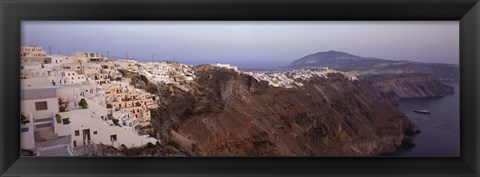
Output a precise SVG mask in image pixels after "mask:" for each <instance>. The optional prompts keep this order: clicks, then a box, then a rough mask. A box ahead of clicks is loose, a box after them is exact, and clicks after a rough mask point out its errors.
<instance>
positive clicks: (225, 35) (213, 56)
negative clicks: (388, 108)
mask: <svg viewBox="0 0 480 177" xmlns="http://www.w3.org/2000/svg"><path fill="white" fill-rule="evenodd" d="M458 24H459V23H458V21H445V22H431V21H420V22H419V21H417V22H393V21H392V22H367V21H365V22H358V21H355V22H353V21H352V22H348V21H343V22H325V21H324V22H322V21H318V22H307V21H305V22H264V21H263V22H262V21H260V22H259V21H257V22H252V21H243V22H242V21H232V22H228V21H223V22H222V21H216V22H215V21H196V22H192V21H183V22H181V21H177V22H167V21H157V22H147V21H145V22H104V21H101V22H99V21H97V22H87V21H85V22H78V21H77V22H63V21H56V22H55V21H25V22H22V45H40V46H42V47H43V48H44V49H45V50H46V51H47V52H48V46H49V45H50V46H51V50H52V54H54V53H58V52H61V53H62V54H66V55H70V54H71V53H73V52H76V51H97V52H101V53H103V54H104V55H106V54H107V51H109V53H110V56H115V57H121V58H125V53H126V52H128V57H129V58H132V57H135V58H137V59H139V60H150V59H151V58H152V54H153V55H154V56H155V59H156V60H157V61H161V60H175V61H179V62H182V63H186V64H194V65H196V64H204V63H215V62H221V63H230V64H233V65H238V66H279V65H286V64H289V63H290V62H292V61H294V60H296V59H299V58H301V57H303V56H305V55H308V54H311V53H316V52H320V51H328V50H337V51H344V52H348V53H351V54H354V55H359V56H364V57H378V58H384V59H392V60H413V61H421V62H439V63H455V64H458V62H459V25H458Z"/></svg>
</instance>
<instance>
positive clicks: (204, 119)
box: [152, 65, 419, 156]
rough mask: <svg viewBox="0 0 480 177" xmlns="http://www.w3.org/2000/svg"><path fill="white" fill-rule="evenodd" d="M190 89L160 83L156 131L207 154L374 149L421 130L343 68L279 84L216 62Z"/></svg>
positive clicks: (199, 70)
mask: <svg viewBox="0 0 480 177" xmlns="http://www.w3.org/2000/svg"><path fill="white" fill-rule="evenodd" d="M194 70H195V74H196V76H197V78H196V79H195V80H194V81H192V82H190V83H189V84H188V87H189V88H188V91H182V90H180V89H176V88H175V87H173V86H171V85H159V86H158V87H157V88H156V89H155V91H156V92H157V94H159V95H160V100H161V101H162V104H161V105H160V108H158V109H156V110H152V124H153V125H154V127H155V131H156V132H155V134H156V135H159V137H160V138H161V139H162V140H163V142H175V144H178V145H179V146H180V148H181V149H182V151H185V152H187V153H188V154H191V155H199V156H371V155H378V154H381V153H385V152H392V151H394V150H395V148H396V147H397V146H400V145H401V144H402V141H405V140H408V137H407V136H406V134H411V133H416V132H419V129H418V128H417V127H416V126H415V125H414V123H412V122H411V121H410V120H409V119H408V118H407V117H405V115H404V114H403V113H402V112H400V111H399V110H398V109H396V108H395V107H394V106H393V105H392V104H390V100H388V99H386V98H385V97H384V96H382V93H381V92H379V91H377V89H376V88H375V87H373V86H370V85H369V84H368V83H366V82H364V81H350V80H348V79H347V78H345V77H344V76H343V75H342V74H329V75H328V79H327V78H314V79H311V80H309V81H306V82H305V83H304V87H301V88H291V89H287V88H275V87H270V86H268V83H266V82H259V81H257V80H256V79H254V78H253V77H251V76H249V75H245V74H241V73H238V72H235V71H233V70H227V69H220V68H215V67H211V66H208V65H205V66H199V67H195V68H194Z"/></svg>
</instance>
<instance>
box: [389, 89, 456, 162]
mask: <svg viewBox="0 0 480 177" xmlns="http://www.w3.org/2000/svg"><path fill="white" fill-rule="evenodd" d="M445 84H447V85H450V86H453V87H455V93H454V94H451V95H447V96H444V97H439V98H414V99H402V100H400V105H399V109H400V110H401V111H403V112H404V113H405V114H406V115H407V117H409V118H410V119H411V120H412V121H413V122H415V124H416V125H417V126H418V127H419V128H420V129H421V130H422V132H421V133H420V134H418V135H416V136H414V137H413V142H414V143H415V147H414V148H412V149H408V150H399V151H397V152H395V153H394V154H393V155H397V156H404V157H458V156H460V131H459V129H460V124H459V122H460V108H459V107H460V97H459V83H458V82H448V83H445ZM416 109H426V110H429V111H430V114H418V113H415V112H413V110H416Z"/></svg>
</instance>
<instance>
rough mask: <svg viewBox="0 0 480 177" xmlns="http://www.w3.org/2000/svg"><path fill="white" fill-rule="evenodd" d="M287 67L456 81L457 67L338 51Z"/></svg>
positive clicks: (310, 57)
mask: <svg viewBox="0 0 480 177" xmlns="http://www.w3.org/2000/svg"><path fill="white" fill-rule="evenodd" d="M288 67H292V68H307V67H330V68H333V69H337V70H341V71H350V72H358V74H361V75H366V74H402V73H428V74H432V75H434V76H435V77H437V78H439V79H441V80H458V79H459V67H458V65H454V64H444V63H421V62H414V61H408V60H387V59H380V58H374V57H360V56H356V55H353V54H349V53H346V52H340V51H333V50H332V51H326V52H318V53H314V54H310V55H307V56H305V57H302V58H300V59H298V60H295V61H293V62H292V63H291V64H290V65H289V66H288Z"/></svg>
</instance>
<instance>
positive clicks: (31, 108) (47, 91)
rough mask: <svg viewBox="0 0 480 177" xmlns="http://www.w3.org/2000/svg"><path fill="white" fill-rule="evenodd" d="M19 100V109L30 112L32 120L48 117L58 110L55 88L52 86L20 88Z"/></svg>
mask: <svg viewBox="0 0 480 177" xmlns="http://www.w3.org/2000/svg"><path fill="white" fill-rule="evenodd" d="M21 100H22V101H21V110H22V111H23V112H30V113H31V114H32V116H33V119H34V120H35V119H45V118H50V117H51V116H52V114H54V113H57V112H58V110H59V109H58V97H57V89H56V88H53V87H47V88H28V89H27V88H26V89H22V92H21Z"/></svg>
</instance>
